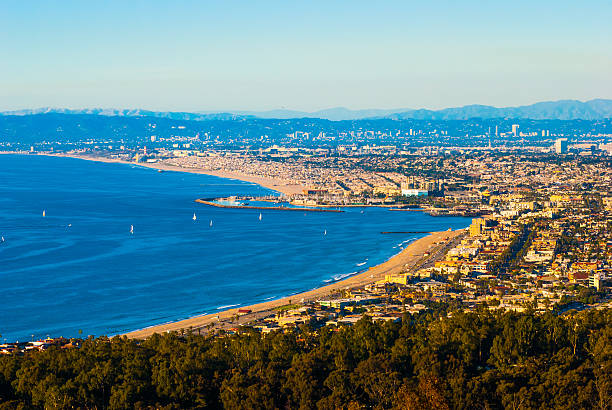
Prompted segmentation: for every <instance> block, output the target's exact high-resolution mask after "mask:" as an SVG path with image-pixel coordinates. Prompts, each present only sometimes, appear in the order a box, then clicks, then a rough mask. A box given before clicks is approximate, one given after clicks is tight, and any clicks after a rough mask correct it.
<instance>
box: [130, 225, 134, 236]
mask: <svg viewBox="0 0 612 410" xmlns="http://www.w3.org/2000/svg"><path fill="white" fill-rule="evenodd" d="M130 233H131V234H132V235H134V225H130Z"/></svg>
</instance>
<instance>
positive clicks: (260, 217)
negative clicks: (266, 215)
mask: <svg viewBox="0 0 612 410" xmlns="http://www.w3.org/2000/svg"><path fill="white" fill-rule="evenodd" d="M259 220H260V221H261V212H260V213H259Z"/></svg>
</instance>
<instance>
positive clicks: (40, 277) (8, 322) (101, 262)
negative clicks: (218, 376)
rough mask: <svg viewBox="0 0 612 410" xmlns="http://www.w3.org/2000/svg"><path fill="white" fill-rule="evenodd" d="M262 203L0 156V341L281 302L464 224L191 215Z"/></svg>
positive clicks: (133, 175)
mask: <svg viewBox="0 0 612 410" xmlns="http://www.w3.org/2000/svg"><path fill="white" fill-rule="evenodd" d="M270 193H272V191H270V190H267V189H265V188H262V187H260V186H258V185H255V184H251V183H248V182H242V181H236V180H228V179H223V178H217V177H213V176H207V175H197V174H189V173H182V172H163V173H159V172H157V171H156V170H153V169H149V168H144V167H139V166H136V165H127V164H107V163H99V162H92V161H85V160H79V159H72V158H57V157H44V156H22V155H0V235H1V236H3V237H4V239H5V240H4V242H0V301H1V303H2V308H1V309H0V334H1V335H2V339H7V340H9V341H14V340H26V339H28V340H29V339H30V338H31V337H32V336H31V335H34V337H35V338H39V337H44V336H46V335H51V336H60V335H62V336H67V337H69V336H77V335H78V334H79V331H82V334H83V335H90V334H93V335H102V334H107V335H112V334H117V333H122V332H126V331H130V330H135V329H139V328H143V327H146V326H150V325H154V324H159V323H165V322H168V321H173V320H179V319H184V318H187V317H189V316H193V315H198V314H203V313H211V312H215V311H217V309H218V308H221V307H223V306H229V305H236V304H242V305H246V304H252V303H255V302H260V301H264V300H267V299H271V298H276V297H280V296H286V295H290V294H293V293H297V292H300V291H304V290H308V289H312V288H316V287H319V286H322V285H324V284H325V283H327V282H329V281H330V280H334V279H339V278H341V277H344V276H346V275H348V274H351V273H355V272H358V271H360V270H363V269H367V268H368V267H369V266H373V265H376V264H378V263H381V262H383V261H384V260H386V259H388V258H389V257H391V256H392V255H394V254H396V253H398V252H399V251H400V250H401V248H402V247H403V246H405V245H407V243H408V242H409V241H410V240H412V239H416V238H418V237H420V236H423V235H415V234H412V235H411V234H393V235H383V234H381V233H380V232H381V231H411V230H419V231H433V230H445V229H448V228H453V229H457V228H463V227H466V226H467V225H469V223H470V219H469V218H462V217H437V218H435V217H430V216H427V215H425V214H423V213H421V212H391V211H389V210H387V209H382V208H349V209H346V212H343V213H319V212H308V213H302V212H284V211H273V210H270V211H263V212H262V219H261V221H260V220H259V214H260V211H258V210H248V209H242V210H241V209H221V208H214V207H209V206H206V205H202V204H197V203H195V202H194V199H196V198H198V197H216V196H229V195H246V194H270ZM43 210H44V211H45V216H44V217H43V215H42V213H43ZM361 211H363V213H362V212H361ZM194 213H195V214H196V215H197V220H195V221H194V220H193V219H192V217H193V214H194ZM210 221H213V226H212V227H211V226H210ZM132 225H133V227H134V233H133V234H130V226H132ZM325 232H327V234H326V235H324V233H325ZM364 262H365V263H364Z"/></svg>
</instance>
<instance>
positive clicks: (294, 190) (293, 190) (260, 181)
mask: <svg viewBox="0 0 612 410" xmlns="http://www.w3.org/2000/svg"><path fill="white" fill-rule="evenodd" d="M38 155H48V156H54V157H68V158H78V159H84V160H87V161H97V162H108V163H117V164H130V165H137V166H141V167H145V168H152V169H159V170H162V171H176V172H190V173H193V174H204V175H212V176H216V177H221V178H228V179H237V180H240V181H245V182H252V183H254V184H257V185H261V186H263V187H265V188H268V189H271V190H273V191H277V192H280V193H281V194H284V195H287V196H291V195H295V194H301V193H302V190H304V189H305V188H306V187H305V186H303V185H298V184H291V183H290V182H288V181H284V180H282V179H276V178H267V177H260V176H255V175H247V174H242V173H238V172H229V171H219V170H207V169H202V168H186V167H178V166H174V165H166V164H163V163H158V162H154V163H149V162H138V163H136V162H131V161H124V160H120V159H113V158H106V157H97V156H89V155H77V154H70V155H66V154H38Z"/></svg>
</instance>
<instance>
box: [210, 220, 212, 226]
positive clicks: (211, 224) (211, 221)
mask: <svg viewBox="0 0 612 410" xmlns="http://www.w3.org/2000/svg"><path fill="white" fill-rule="evenodd" d="M210 227H211V228H212V219H211V220H210Z"/></svg>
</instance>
